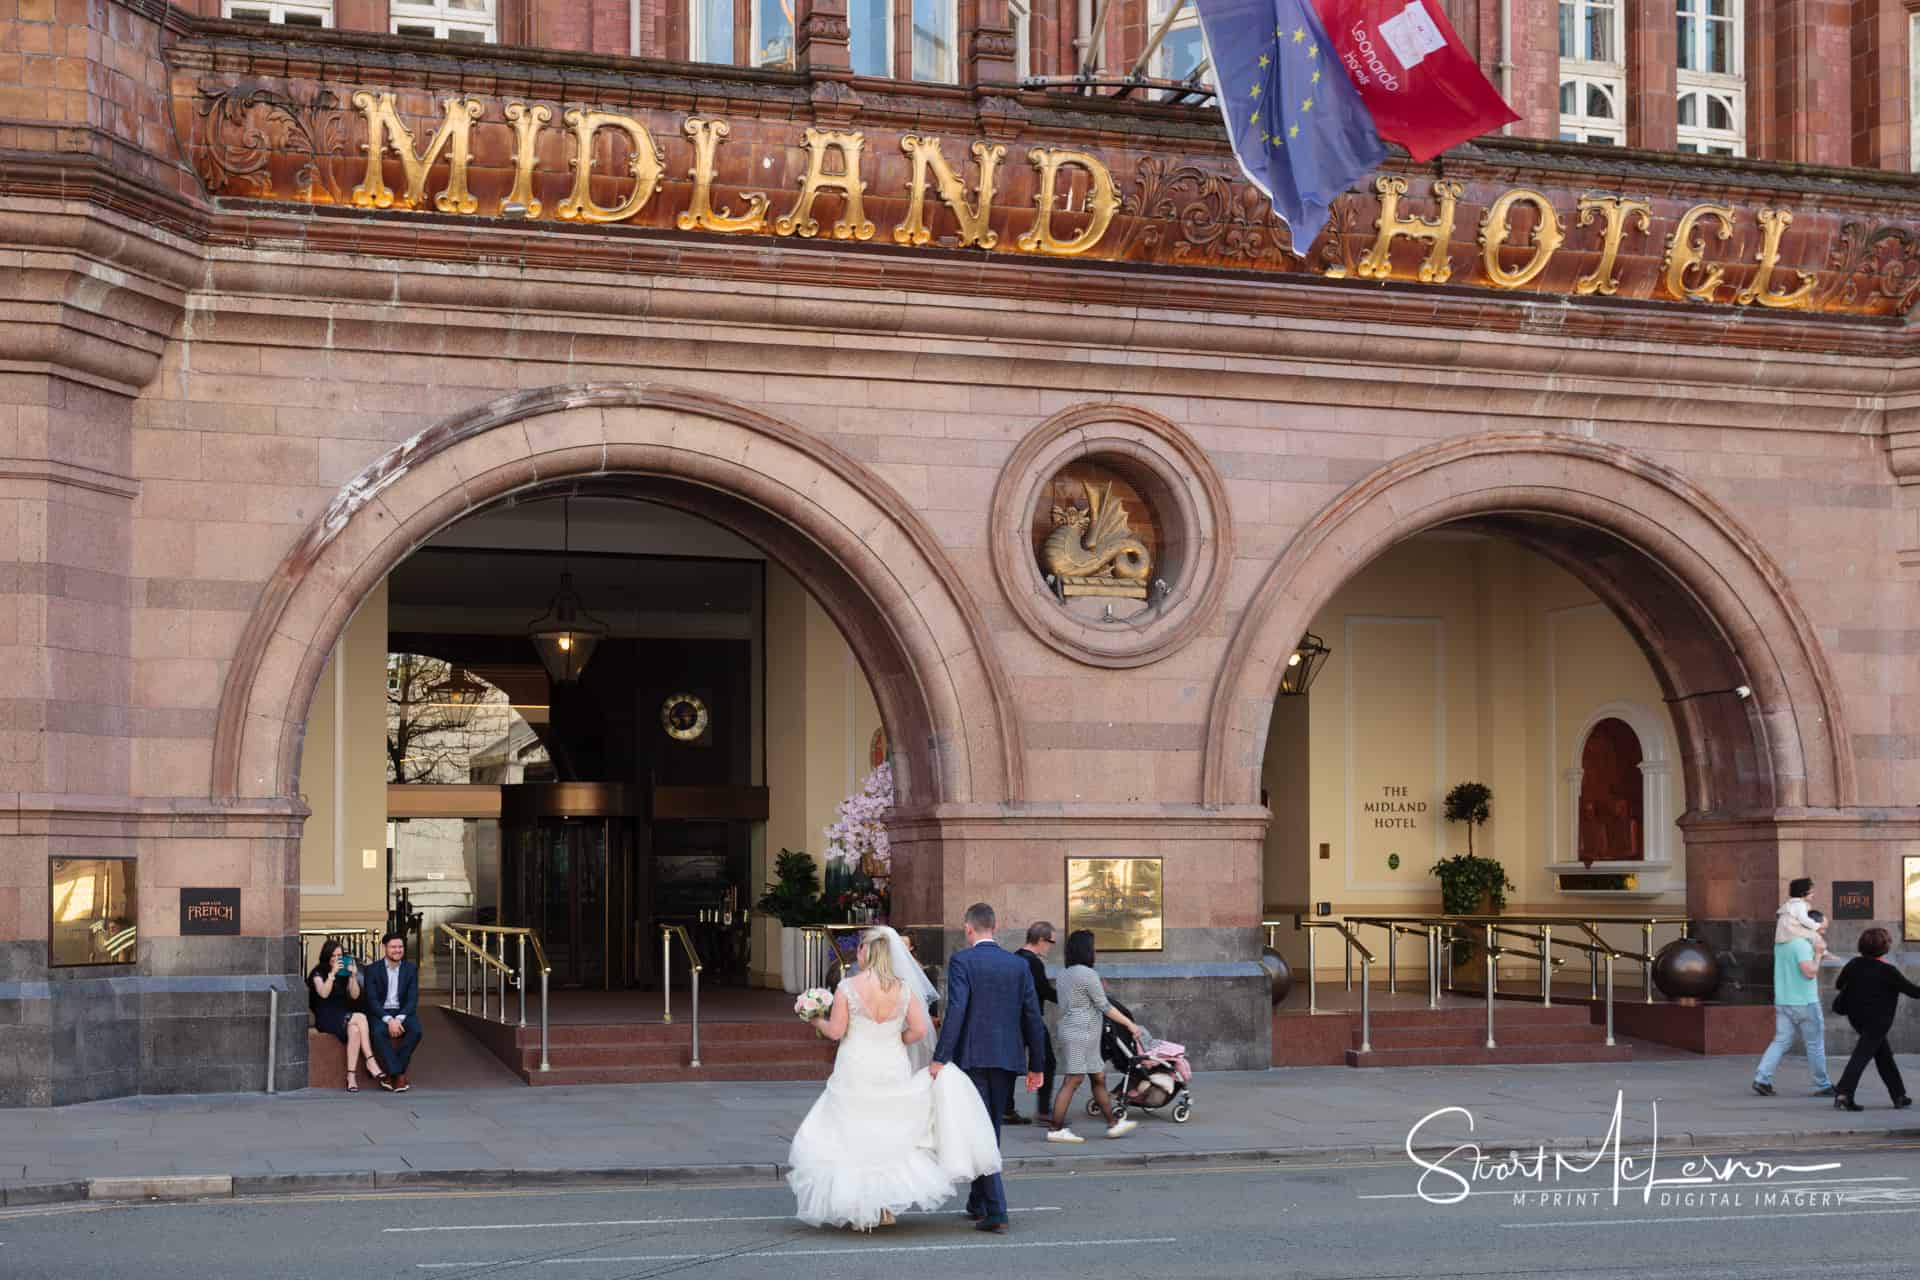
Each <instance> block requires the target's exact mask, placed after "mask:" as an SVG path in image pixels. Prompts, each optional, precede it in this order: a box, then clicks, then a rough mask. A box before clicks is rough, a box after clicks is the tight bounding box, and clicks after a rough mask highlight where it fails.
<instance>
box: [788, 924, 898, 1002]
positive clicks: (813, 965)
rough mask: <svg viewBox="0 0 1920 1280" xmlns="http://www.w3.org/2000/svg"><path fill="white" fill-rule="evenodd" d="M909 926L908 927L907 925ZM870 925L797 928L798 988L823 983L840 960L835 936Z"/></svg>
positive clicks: (822, 984)
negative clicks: (798, 952) (798, 955)
mask: <svg viewBox="0 0 1920 1280" xmlns="http://www.w3.org/2000/svg"><path fill="white" fill-rule="evenodd" d="M909 927H911V926H909ZM871 928H873V926H872V925H870V924H809V925H803V926H801V928H800V989H801V990H803V991H805V990H810V989H812V988H814V987H824V986H826V985H827V978H828V977H829V976H830V975H831V974H832V973H833V966H834V965H835V964H836V963H838V962H839V960H840V948H839V946H838V944H837V943H836V942H835V935H836V934H842V933H864V932H866V931H867V930H868V929H871Z"/></svg>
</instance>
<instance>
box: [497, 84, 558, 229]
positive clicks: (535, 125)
mask: <svg viewBox="0 0 1920 1280" xmlns="http://www.w3.org/2000/svg"><path fill="white" fill-rule="evenodd" d="M506 116H507V123H509V124H511V125H512V126H513V190H512V191H509V192H508V193H507V198H506V199H505V200H504V201H502V202H501V205H502V212H504V211H505V207H506V206H508V205H512V206H515V207H517V208H520V209H525V210H526V216H527V217H529V218H537V217H539V216H540V202H539V201H538V200H536V199H534V196H533V161H534V156H535V152H534V144H535V143H536V142H538V141H539V138H540V130H541V129H542V128H543V127H544V126H545V125H546V123H547V121H549V120H551V119H553V108H551V107H538V106H536V107H529V106H527V104H526V103H524V102H509V103H508V104H507V111H506Z"/></svg>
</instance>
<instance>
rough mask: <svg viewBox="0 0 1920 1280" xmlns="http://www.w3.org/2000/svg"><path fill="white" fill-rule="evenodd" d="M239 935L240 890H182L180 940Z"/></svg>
mask: <svg viewBox="0 0 1920 1280" xmlns="http://www.w3.org/2000/svg"><path fill="white" fill-rule="evenodd" d="M239 932H240V891H239V890H238V889H182V890H181V891H180V936H181V937H183V938H193V937H206V936H209V935H217V934H237V933H239Z"/></svg>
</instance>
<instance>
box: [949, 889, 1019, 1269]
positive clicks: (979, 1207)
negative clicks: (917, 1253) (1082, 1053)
mask: <svg viewBox="0 0 1920 1280" xmlns="http://www.w3.org/2000/svg"><path fill="white" fill-rule="evenodd" d="M993 927H994V917H993V908H992V907H990V906H988V905H987V904H986V903H984V902H976V903H974V904H973V905H972V906H970V907H968V908H967V922H966V935H967V947H966V950H964V951H961V952H960V953H958V954H957V955H955V956H954V957H953V958H952V959H950V960H949V961H948V962H947V1013H946V1019H945V1021H944V1022H942V1023H941V1026H940V1043H939V1044H938V1045H936V1046H935V1047H934V1050H933V1063H932V1065H931V1066H929V1067H928V1070H929V1071H930V1072H931V1073H932V1074H934V1075H936V1076H937V1075H939V1074H940V1069H941V1068H942V1067H944V1066H945V1065H946V1064H947V1063H949V1062H957V1063H958V1064H959V1065H960V1069H961V1070H962V1071H964V1072H966V1073H967V1079H969V1080H971V1081H973V1087H974V1088H975V1089H978V1090H979V1091H980V1101H981V1102H983V1103H985V1104H986V1108H987V1114H988V1115H989V1116H992V1117H993V1136H994V1140H995V1141H996V1142H997V1141H998V1140H999V1138H1000V1117H1002V1116H1004V1115H1006V1114H1007V1111H1008V1109H1009V1108H1010V1107H1011V1106H1012V1105H1013V1078H1014V1076H1016V1075H1018V1074H1019V1073H1020V1070H1021V1068H1022V1067H1025V1068H1026V1073H1027V1089H1028V1091H1030V1092H1031V1091H1033V1090H1037V1089H1038V1088H1039V1087H1040V1085H1041V1082H1042V1081H1043V1080H1044V1079H1045V1076H1044V1074H1043V1072H1042V1067H1043V1066H1044V1065H1045V1063H1046V1045H1047V1028H1046V1024H1045V1023H1044V1022H1042V1021H1041V1020H1040V1000H1039V997H1038V996H1036V995H1035V994H1034V989H1033V971H1032V970H1031V969H1029V968H1028V967H1027V962H1026V961H1025V960H1022V959H1021V958H1020V957H1019V956H1016V955H1013V954H1012V953H1011V952H1007V951H1003V950H1001V948H1000V944H999V943H997V942H995V941H994V940H993ZM1023 1046H1024V1049H1023ZM967 1216H968V1217H969V1218H972V1219H973V1224H974V1226H975V1227H977V1228H978V1229H980V1230H981V1231H991V1232H994V1233H995V1234H997V1235H1005V1234H1006V1232H1007V1193H1006V1189H1005V1187H1003V1186H1002V1185H1001V1182H1000V1175H999V1174H997V1173H990V1174H987V1175H986V1176H985V1177H981V1178H975V1179H974V1180H973V1190H972V1192H971V1193H970V1194H969V1195H968V1196H967Z"/></svg>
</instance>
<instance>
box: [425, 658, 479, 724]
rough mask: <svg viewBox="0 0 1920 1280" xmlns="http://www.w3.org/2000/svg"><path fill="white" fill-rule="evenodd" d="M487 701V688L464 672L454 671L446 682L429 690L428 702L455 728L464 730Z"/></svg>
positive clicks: (443, 681)
mask: <svg viewBox="0 0 1920 1280" xmlns="http://www.w3.org/2000/svg"><path fill="white" fill-rule="evenodd" d="M486 700H487V686H486V685H484V684H482V683H480V682H479V681H478V680H475V679H474V678H473V677H472V676H471V675H469V674H467V672H465V671H463V670H455V671H453V672H452V673H451V674H450V675H449V676H448V677H447V679H445V680H442V681H441V682H440V683H439V684H436V685H433V686H431V687H430V688H428V690H427V702H428V704H429V705H430V706H432V707H433V708H434V709H435V710H437V711H439V712H440V713H441V718H442V719H444V720H445V722H446V723H447V724H448V725H449V726H450V727H453V728H460V729H464V728H465V727H466V726H467V725H468V724H470V723H471V722H472V720H473V713H474V712H475V711H477V710H479V709H480V704H481V703H483V702H485V701H486Z"/></svg>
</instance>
